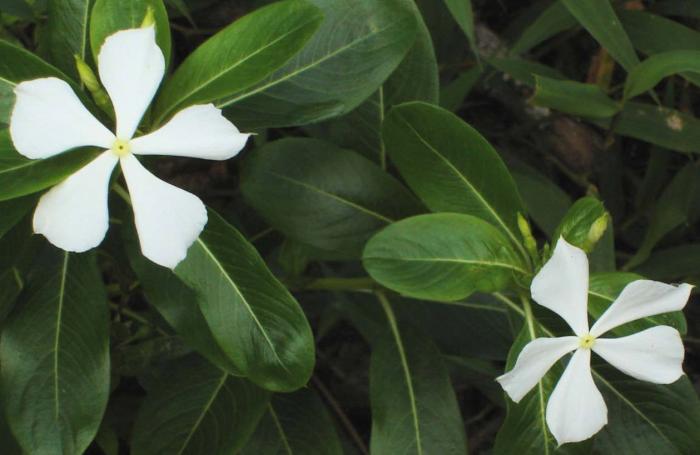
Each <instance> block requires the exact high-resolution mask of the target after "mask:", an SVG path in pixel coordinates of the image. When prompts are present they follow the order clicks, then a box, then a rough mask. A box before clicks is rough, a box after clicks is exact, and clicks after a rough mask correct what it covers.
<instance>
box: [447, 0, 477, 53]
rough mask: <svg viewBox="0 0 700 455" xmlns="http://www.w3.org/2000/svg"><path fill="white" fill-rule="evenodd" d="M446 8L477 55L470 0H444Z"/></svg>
mask: <svg viewBox="0 0 700 455" xmlns="http://www.w3.org/2000/svg"><path fill="white" fill-rule="evenodd" d="M444 2H445V5H446V6H447V9H449V10H450V14H452V17H454V19H455V22H457V24H459V28H461V29H462V31H463V32H464V34H465V35H466V36H467V39H468V40H469V46H471V48H472V52H474V54H475V55H476V56H477V58H478V56H479V51H478V49H477V46H476V34H475V33H474V11H473V10H472V0H444Z"/></svg>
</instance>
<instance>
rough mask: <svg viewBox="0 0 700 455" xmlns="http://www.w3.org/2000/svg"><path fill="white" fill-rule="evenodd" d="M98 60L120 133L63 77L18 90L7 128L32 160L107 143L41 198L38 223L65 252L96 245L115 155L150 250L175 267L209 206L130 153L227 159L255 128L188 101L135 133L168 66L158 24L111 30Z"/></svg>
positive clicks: (105, 212) (154, 257) (149, 253)
mask: <svg viewBox="0 0 700 455" xmlns="http://www.w3.org/2000/svg"><path fill="white" fill-rule="evenodd" d="M97 60H98V70H99V75H100V79H101V81H102V84H103V85H104V87H105V89H106V90H107V93H108V94H109V97H110V99H111V100H112V105H113V106H114V111H115V116H116V134H112V132H110V131H109V130H108V129H107V128H105V126H104V125H102V124H101V123H100V122H99V121H98V120H97V119H96V118H95V117H93V116H92V114H91V113H90V112H89V111H88V110H87V109H86V108H85V107H84V106H83V105H82V104H81V102H80V100H79V99H78V97H77V96H76V94H75V92H73V90H72V89H71V87H70V86H69V85H68V84H67V83H66V82H64V81H62V80H60V79H57V78H53V77H50V78H43V79H36V80H31V81H25V82H22V83H20V84H18V85H17V87H16V88H15V94H16V102H15V106H14V109H13V111H12V116H11V119H10V134H11V137H12V141H13V143H14V145H15V148H16V149H17V151H18V152H19V153H20V154H22V155H24V156H26V157H27V158H31V159H36V158H48V157H50V156H54V155H57V154H59V153H62V152H65V151H67V150H70V149H74V148H77V147H84V146H95V147H100V148H102V149H106V151H105V152H103V153H102V154H100V155H99V156H98V157H97V158H95V159H94V160H93V161H92V162H90V163H89V164H87V165H86V166H85V167H83V168H82V169H80V170H78V171H77V172H75V173H74V174H73V175H71V176H70V177H68V178H67V179H66V180H64V181H63V182H62V183H60V184H58V185H56V186H55V187H53V188H52V189H51V190H50V191H48V192H47V193H46V194H44V195H43V196H42V198H41V199H40V201H39V204H38V205H37V208H36V211H35V212H34V231H35V232H37V233H40V234H43V235H44V236H45V237H46V238H47V239H48V240H49V241H50V242H51V243H53V244H54V245H56V246H58V247H60V248H62V249H64V250H67V251H75V252H82V251H86V250H89V249H91V248H94V247H96V246H97V245H99V244H100V243H101V242H102V240H103V239H104V236H105V234H106V232H107V229H108V227H109V215H108V209H107V199H108V187H109V180H110V176H111V174H112V171H113V170H114V168H115V166H116V165H117V162H119V163H120V164H121V169H122V171H123V173H124V178H125V179H126V183H127V186H128V188H129V193H130V194H131V200H132V205H133V209H134V218H135V222H136V229H137V231H138V235H139V241H140V243H141V250H142V252H143V254H144V256H146V257H147V258H149V259H150V260H152V261H153V262H155V263H157V264H160V265H163V266H165V267H170V268H174V267H175V266H176V265H177V264H178V263H179V262H180V261H181V260H182V259H184V258H185V256H186V254H187V249H188V248H189V246H190V245H191V244H192V243H193V242H194V241H195V240H196V239H197V237H198V236H199V234H200V233H201V231H202V229H204V225H205V224H206V222H207V212H206V209H205V207H204V204H203V203H202V201H200V200H199V198H197V197H196V196H194V195H192V194H190V193H188V192H186V191H183V190H181V189H179V188H176V187H174V186H172V185H170V184H168V183H166V182H164V181H162V180H160V179H158V178H157V177H155V176H154V175H153V174H151V173H150V172H148V171H147V170H146V168H144V167H143V166H142V165H141V164H140V163H139V161H138V160H137V159H136V158H135V157H134V155H172V156H187V157H194V158H205V159H211V160H225V159H228V158H231V157H233V156H234V155H236V153H238V152H239V151H240V150H241V149H242V148H243V147H244V146H245V143H246V141H247V139H248V136H249V135H248V134H242V133H240V132H239V131H238V129H237V128H236V127H235V126H234V125H233V124H232V123H231V122H229V121H228V120H227V119H225V118H224V117H223V116H222V115H221V111H220V110H219V109H217V108H215V107H214V105H212V104H208V105H195V106H191V107H188V108H186V109H184V110H182V111H180V112H179V113H177V114H176V115H175V116H174V117H173V118H172V119H171V120H170V121H169V122H168V123H166V124H165V125H164V126H163V127H161V128H160V129H158V130H157V131H154V132H152V133H150V134H146V135H144V136H141V137H137V138H134V134H135V133H136V130H137V128H138V125H139V123H140V122H141V118H142V117H143V115H144V113H145V112H146V109H147V108H148V106H149V104H150V103H151V100H152V99H153V97H154V96H155V94H156V91H157V90H158V86H159V85H160V82H161V80H162V78H163V75H164V74H165V58H164V56H163V53H162V52H161V50H160V48H159V47H158V45H157V44H156V40H155V28H154V27H153V26H150V27H144V28H140V29H130V30H123V31H119V32H117V33H115V34H113V35H111V36H110V37H108V38H107V40H106V41H105V43H104V45H103V46H102V48H101V49H100V52H99V56H98V58H97Z"/></svg>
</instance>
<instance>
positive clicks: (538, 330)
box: [0, 0, 700, 455]
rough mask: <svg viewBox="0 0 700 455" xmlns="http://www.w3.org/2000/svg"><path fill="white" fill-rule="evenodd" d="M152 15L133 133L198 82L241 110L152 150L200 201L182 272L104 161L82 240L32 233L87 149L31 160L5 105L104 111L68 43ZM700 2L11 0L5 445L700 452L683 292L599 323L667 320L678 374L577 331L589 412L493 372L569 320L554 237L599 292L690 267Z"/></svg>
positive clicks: (333, 452)
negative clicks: (588, 430)
mask: <svg viewBox="0 0 700 455" xmlns="http://www.w3.org/2000/svg"><path fill="white" fill-rule="evenodd" d="M144 19H148V20H152V21H153V23H154V24H155V27H156V40H157V43H158V45H159V47H160V48H161V50H162V52H163V54H164V56H165V58H166V65H167V67H168V70H167V75H166V79H165V80H164V81H163V83H162V85H161V87H160V89H159V92H158V94H157V95H156V98H155V100H154V103H153V106H152V108H151V110H150V111H149V112H148V113H147V115H146V116H145V120H144V122H143V123H142V125H141V128H140V131H141V132H150V131H153V130H155V129H156V128H158V127H159V126H162V125H163V124H164V123H166V122H167V121H168V120H169V119H170V118H171V117H172V116H173V114H174V113H175V112H178V111H179V110H181V109H182V108H183V107H186V106H190V105H193V104H207V103H212V104H213V105H214V106H216V107H217V108H219V109H221V110H222V112H223V115H224V116H225V117H226V118H227V119H229V120H230V121H231V122H233V123H234V124H235V125H236V126H237V127H238V128H239V129H240V130H241V131H242V132H250V133H254V134H253V136H252V137H251V139H250V141H249V143H248V145H247V147H246V149H245V151H244V152H243V153H242V154H241V155H240V156H239V157H237V158H235V159H233V160H230V161H226V162H216V163H214V162H202V161H195V160H190V159H187V158H163V159H159V158H153V159H150V158H149V159H148V160H144V163H146V165H147V166H148V167H149V168H150V169H152V170H153V171H154V172H155V173H156V174H158V175H159V176H161V177H163V178H164V179H165V180H168V181H170V182H177V184H178V185H179V186H182V187H184V188H187V189H188V190H189V191H192V192H194V193H196V194H198V195H199V196H201V198H202V199H203V200H204V202H205V203H206V204H207V210H208V213H209V217H208V218H209V221H208V224H207V226H206V228H205V229H204V231H203V232H202V234H201V236H200V237H199V238H198V239H197V240H196V241H195V242H194V244H193V245H192V246H191V247H190V249H189V251H188V255H187V258H186V259H185V260H184V261H182V262H181V263H180V264H179V265H178V266H177V267H176V268H175V269H174V270H169V269H166V268H164V267H161V266H158V265H156V264H154V263H152V262H150V261H149V260H148V259H146V258H144V257H143V256H142V254H141V251H140V249H139V247H138V238H137V235H136V231H135V228H134V224H133V221H132V217H131V214H130V209H129V208H128V201H127V200H126V199H127V198H126V197H124V195H123V190H122V185H123V184H122V181H123V177H121V176H115V177H114V178H113V179H112V180H111V182H110V185H111V188H112V189H113V191H111V192H110V201H109V203H110V209H112V212H111V214H112V218H111V219H110V225H111V228H110V230H109V233H108V236H107V238H106V239H105V241H104V242H103V243H102V244H101V245H100V247H99V248H97V249H95V250H92V251H89V252H85V253H74V252H66V251H62V250H59V249H57V248H56V247H54V246H52V245H50V244H49V243H48V242H47V241H46V240H45V239H44V238H43V237H41V236H36V235H33V234H32V233H33V231H32V221H31V220H32V212H33V209H34V207H35V206H36V204H37V200H38V199H39V197H41V195H42V194H43V193H44V192H45V191H46V190H48V189H49V188H51V187H52V186H54V185H56V184H58V183H60V182H62V181H64V180H65V179H66V178H67V177H68V176H69V175H71V174H73V173H74V172H75V171H76V170H78V169H80V168H82V167H83V166H84V165H85V164H86V163H88V162H90V161H91V160H92V159H93V158H94V157H95V156H96V155H97V153H98V152H99V150H96V149H95V148H93V147H83V148H80V149H77V150H72V151H70V152H67V153H65V154H61V155H58V156H55V157H52V158H49V159H46V160H30V159H28V158H25V157H24V156H22V155H20V154H19V153H18V152H17V151H16V150H15V147H14V145H13V142H12V139H11V135H10V132H9V125H10V123H11V118H12V111H13V106H14V97H15V95H14V92H13V90H14V88H15V87H16V85H17V84H19V83H21V82H22V81H26V80H32V79H38V78H45V77H57V78H59V79H62V80H64V81H66V82H67V83H68V84H69V85H70V87H71V88H72V89H73V90H75V92H76V93H77V94H78V97H79V98H80V100H81V102H83V103H84V104H85V105H86V106H87V107H88V109H89V110H90V111H91V112H92V113H93V114H94V115H95V116H96V117H97V118H99V119H100V120H101V121H103V122H104V123H105V124H106V125H111V124H112V122H113V120H112V117H113V113H112V112H111V111H110V110H109V109H105V106H104V104H103V103H101V102H100V100H99V98H98V97H97V96H95V93H94V91H93V89H92V88H90V89H89V90H88V88H89V87H87V86H86V84H85V80H84V77H85V76H84V74H82V73H80V72H79V71H78V67H76V59H77V60H78V61H80V62H83V63H86V64H87V65H89V66H90V67H92V68H93V69H96V62H97V56H98V55H99V51H100V48H101V46H102V44H103V43H104V41H105V39H107V37H109V36H110V35H112V34H113V33H115V32H117V31H119V30H122V29H126V28H138V27H140V26H141V25H142V24H143V23H144ZM699 24H700V2H698V1H696V0H650V1H644V2H643V1H617V0H586V1H579V0H542V1H537V2H521V1H517V0H502V1H499V2H493V1H488V0H444V1H442V0H441V1H438V0H280V1H272V0H243V1H238V2H227V1H223V0H0V407H1V408H2V411H3V412H2V413H1V414H0V452H2V453H3V454H6V453H7V454H20V453H27V454H30V455H34V454H41V455H44V454H46V455H54V454H57V455H58V454H60V455H79V454H82V453H88V454H92V453H95V454H99V453H103V454H105V455H120V454H134V455H155V454H163V455H165V454H193V455H199V454H201V455H209V454H232V453H240V454H250V455H252V454H263V455H267V454H272V455H274V454H299V455H316V454H319V455H323V454H328V455H340V454H348V455H353V454H366V453H370V451H371V453H372V454H373V455H432V454H439V455H443V454H444V455H447V454H449V455H452V454H454V455H460V454H466V453H469V452H471V453H493V454H496V455H500V454H504V455H508V454H516V453H517V454H543V453H546V454H550V453H551V454H553V453H562V454H593V453H596V454H617V453H635V454H642V455H644V454H650V455H652V454H653V455H657V454H666V453H678V454H691V453H694V451H696V450H697V448H698V447H700V433H698V431H697V428H698V427H700V400H699V399H698V396H697V393H696V391H695V389H696V388H697V385H698V383H697V381H698V377H699V373H700V370H699V369H698V355H697V354H698V352H697V347H698V338H697V333H698V331H699V330H700V315H699V314H697V310H695V309H694V308H693V307H692V305H691V306H690V307H689V309H688V310H687V311H686V312H685V314H683V313H681V312H677V313H670V314H663V315H658V316H654V317H650V318H646V319H643V320H640V321H636V322H634V323H631V324H627V325H624V326H621V327H619V328H616V329H615V330H614V334H615V336H624V335H626V334H629V333H633V332H634V331H637V330H639V329H643V328H647V327H651V326H653V325H657V324H665V325H670V326H672V327H674V328H676V329H678V330H679V331H680V332H681V333H682V335H683V337H684V341H685V342H686V348H687V355H686V362H685V370H686V372H687V377H683V378H682V379H680V380H679V381H677V382H675V383H674V384H671V385H655V384H650V383H644V382H640V381H637V380H633V379H631V378H630V377H628V376H624V375H622V374H621V373H619V372H617V371H613V370H612V369H610V368H608V367H606V366H604V365H603V364H599V363H597V361H596V360H595V357H594V361H593V375H594V379H595V382H596V384H597V385H598V388H599V389H600V390H601V392H602V393H603V395H604V397H605V400H606V402H607V403H608V406H609V415H608V421H609V424H608V425H607V426H605V427H604V428H603V430H602V431H601V432H600V433H598V434H597V435H596V436H594V437H593V438H592V439H589V440H587V441H583V442H580V443H572V444H565V445H562V446H557V444H556V441H555V440H554V439H553V437H552V435H551V433H550V432H549V430H548V428H547V425H546V422H545V420H544V415H545V409H546V403H547V399H548V397H549V395H550V394H551V392H552V389H553V387H554V385H555V383H556V380H557V378H558V377H559V375H560V374H561V371H562V370H563V367H564V365H565V363H564V362H559V363H557V364H556V365H555V366H554V368H552V370H551V371H550V372H549V373H547V374H546V376H544V378H543V380H542V381H541V382H540V383H539V384H538V386H536V388H535V389H534V391H532V392H531V393H530V394H528V395H527V396H526V397H525V398H524V399H523V400H522V401H520V402H519V403H517V404H516V403H514V402H512V401H511V400H509V399H508V398H507V397H506V396H505V395H504V394H503V392H502V390H501V389H500V387H499V386H498V384H497V383H496V382H495V381H494V379H495V378H496V377H497V376H499V375H500V374H502V373H503V372H504V371H505V370H508V369H510V368H511V367H512V366H513V364H514V363H515V360H516V358H517V355H518V353H519V352H520V351H521V349H522V348H523V346H525V345H526V344H527V343H528V342H529V341H531V340H532V339H533V338H536V337H541V336H560V335H563V334H567V333H568V332H567V330H566V328H565V327H564V325H563V324H562V321H561V320H560V319H559V318H557V317H556V316H555V315H553V314H552V313H551V312H550V311H548V310H546V309H544V308H543V307H539V306H537V305H531V304H530V298H529V297H530V295H529V287H530V283H531V281H532V278H533V276H534V275H535V274H536V273H537V272H538V271H539V269H540V268H541V266H542V265H543V263H544V262H545V261H546V260H547V259H548V258H549V256H550V254H551V250H552V249H553V247H554V244H555V243H556V241H557V239H559V238H560V237H562V238H565V239H566V240H567V241H568V242H570V243H571V244H573V245H575V246H577V247H580V248H582V249H583V250H585V251H586V252H588V253H589V257H590V263H591V268H592V270H591V281H590V289H589V297H590V304H589V306H588V308H589V313H590V316H591V318H596V317H598V316H600V315H601V314H602V313H603V311H604V310H605V309H606V308H607V307H608V306H609V305H610V304H611V303H612V302H613V301H614V299H615V298H616V297H617V296H618V295H619V294H620V292H621V290H622V289H623V287H624V286H625V285H626V284H628V283H630V282H631V281H634V280H636V279H639V278H641V277H646V278H649V279H656V280H664V281H668V282H681V281H685V282H689V283H696V282H700V231H699V230H698V226H700V225H699V224H698V222H699V221H700V184H698V182H699V181H700V167H699V165H698V160H697V153H700V120H699V119H698V118H697V117H696V115H695V112H696V111H697V109H698V93H699V92H698V87H700V31H697V26H698V25H699ZM36 134H37V135H41V134H42V131H40V130H38V131H37V132H36ZM193 153H196V150H195V151H193Z"/></svg>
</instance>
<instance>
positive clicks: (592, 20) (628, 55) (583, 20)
mask: <svg viewBox="0 0 700 455" xmlns="http://www.w3.org/2000/svg"><path fill="white" fill-rule="evenodd" d="M561 2H562V3H563V4H564V6H566V8H567V9H568V10H569V12H570V13H571V14H572V15H573V16H574V17H575V18H576V19H577V20H578V21H579V23H580V24H581V25H582V26H583V27H584V28H585V29H586V30H588V32H589V33H590V34H591V35H593V37H594V38H595V39H596V41H598V43H600V45H601V46H603V47H604V48H605V49H606V50H607V51H608V52H609V53H610V55H611V56H612V57H613V58H614V59H615V60H617V62H618V63H620V65H622V66H623V67H624V68H625V69H626V70H628V71H629V70H631V69H632V67H634V65H636V64H637V63H639V58H638V57H637V54H636V53H635V52H634V47H633V46H632V43H631V42H630V38H629V37H628V36H627V33H626V32H625V29H624V28H623V27H622V24H620V20H619V19H618V18H617V14H615V10H613V8H612V5H611V4H610V0H587V1H585V2H582V1H579V0H561Z"/></svg>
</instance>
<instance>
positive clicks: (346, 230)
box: [241, 139, 422, 258]
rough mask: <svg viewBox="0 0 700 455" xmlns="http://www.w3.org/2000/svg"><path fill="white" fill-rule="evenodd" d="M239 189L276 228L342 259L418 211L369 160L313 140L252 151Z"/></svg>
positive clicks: (397, 185)
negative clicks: (382, 229)
mask: <svg viewBox="0 0 700 455" xmlns="http://www.w3.org/2000/svg"><path fill="white" fill-rule="evenodd" d="M241 188H242V191H243V194H244V196H245V197H246V200H247V201H248V202H249V203H250V204H251V205H252V206H253V207H254V208H255V209H256V210H257V211H258V212H259V213H260V214H261V215H263V217H264V218H265V219H266V220H267V221H268V222H269V223H270V224H271V225H272V226H274V227H275V228H277V229H280V230H281V231H282V232H284V233H285V234H286V235H288V236H289V237H291V238H293V239H295V240H297V241H299V242H302V243H305V244H307V245H311V246H314V247H316V248H320V249H322V250H328V251H335V252H337V253H338V254H340V255H341V256H345V257H354V258H357V257H359V256H360V254H361V251H362V247H363V246H364V244H365V242H366V241H367V239H368V238H369V237H370V236H371V235H372V234H374V233H375V232H376V231H377V230H379V229H381V228H382V227H384V226H386V225H387V224H390V223H392V222H393V221H396V220H398V219H401V218H405V217H407V216H410V215H413V214H416V213H420V212H421V211H422V210H421V207H420V204H419V203H418V202H417V201H416V200H415V199H414V198H413V196H412V195H411V194H410V193H409V192H408V191H407V190H406V189H405V188H404V187H403V186H402V185H401V184H400V183H399V182H398V181H397V180H395V179H394V178H393V177H391V176H389V175H388V174H386V173H384V172H382V170H381V169H380V168H379V167H378V166H377V165H375V164H374V163H372V162H371V161H369V160H367V159H366V158H363V157H361V156H360V155H357V154H355V153H353V152H350V151H347V150H343V149H339V148H337V147H335V146H334V145H332V144H329V143H326V142H321V141H318V140H313V139H284V140H281V141H276V142H272V143H270V144H268V145H267V146H265V147H263V148H262V149H260V150H258V151H256V153H255V154H254V155H253V157H252V158H251V159H250V160H249V161H248V162H247V163H246V166H245V168H244V173H243V176H242V185H241Z"/></svg>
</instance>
